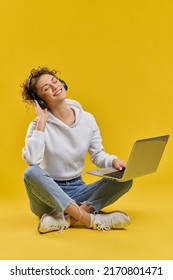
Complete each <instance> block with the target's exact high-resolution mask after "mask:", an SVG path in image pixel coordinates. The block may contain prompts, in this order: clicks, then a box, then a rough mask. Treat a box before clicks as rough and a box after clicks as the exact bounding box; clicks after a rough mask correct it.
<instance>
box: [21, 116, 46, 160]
mask: <svg viewBox="0 0 173 280" xmlns="http://www.w3.org/2000/svg"><path fill="white" fill-rule="evenodd" d="M36 125H37V120H34V121H32V122H31V124H30V125H29V127H28V131H27V135H26V139H25V147H24V148H23V149H22V157H23V159H24V160H25V161H26V162H27V163H28V164H29V165H38V164H40V163H41V161H42V159H43V156H44V151H45V133H44V132H43V131H38V130H35V128H36Z"/></svg>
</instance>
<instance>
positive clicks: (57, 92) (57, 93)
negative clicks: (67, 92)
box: [53, 87, 62, 96]
mask: <svg viewBox="0 0 173 280" xmlns="http://www.w3.org/2000/svg"><path fill="white" fill-rule="evenodd" d="M61 93H62V87H61V88H59V89H58V90H57V91H56V92H55V93H54V95H53V96H58V95H60V94H61Z"/></svg>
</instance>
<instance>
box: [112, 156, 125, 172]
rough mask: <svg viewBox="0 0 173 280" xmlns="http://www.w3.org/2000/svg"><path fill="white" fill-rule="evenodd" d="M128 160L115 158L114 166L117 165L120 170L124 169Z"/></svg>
mask: <svg viewBox="0 0 173 280" xmlns="http://www.w3.org/2000/svg"><path fill="white" fill-rule="evenodd" d="M126 165H127V164H126V162H124V161H122V160H121V159H119V158H115V159H113V161H112V166H113V167H115V168H116V169H118V170H123V169H124V168H126Z"/></svg>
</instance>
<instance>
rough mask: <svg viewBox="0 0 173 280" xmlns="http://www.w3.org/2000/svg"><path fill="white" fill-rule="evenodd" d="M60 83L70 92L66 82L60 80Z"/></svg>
mask: <svg viewBox="0 0 173 280" xmlns="http://www.w3.org/2000/svg"><path fill="white" fill-rule="evenodd" d="M59 81H60V82H61V83H62V84H63V87H64V88H65V90H66V91H67V90H68V86H67V84H66V82H64V81H63V80H61V79H59Z"/></svg>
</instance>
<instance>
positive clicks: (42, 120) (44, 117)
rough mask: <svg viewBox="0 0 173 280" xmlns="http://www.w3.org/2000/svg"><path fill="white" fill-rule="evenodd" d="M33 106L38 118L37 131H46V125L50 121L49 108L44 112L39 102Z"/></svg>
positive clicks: (35, 102)
mask: <svg viewBox="0 0 173 280" xmlns="http://www.w3.org/2000/svg"><path fill="white" fill-rule="evenodd" d="M33 105H34V107H35V112H36V114H37V116H38V121H37V126H36V130H40V131H44V130H45V126H46V123H47V121H48V111H47V108H45V109H44V110H43V109H41V107H40V106H39V104H38V102H37V100H35V101H34V102H33Z"/></svg>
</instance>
